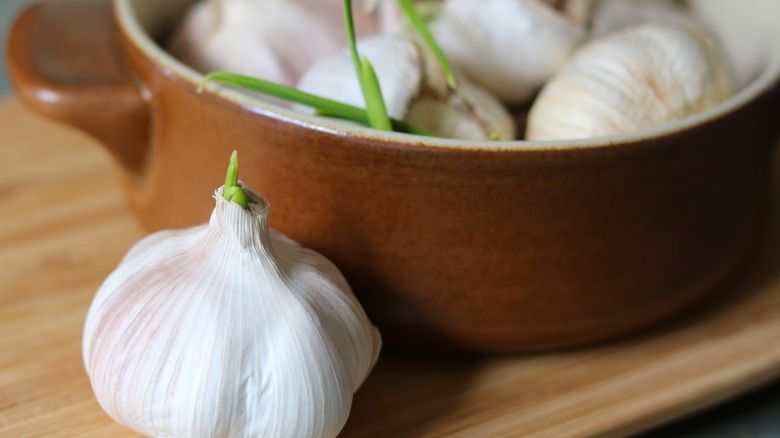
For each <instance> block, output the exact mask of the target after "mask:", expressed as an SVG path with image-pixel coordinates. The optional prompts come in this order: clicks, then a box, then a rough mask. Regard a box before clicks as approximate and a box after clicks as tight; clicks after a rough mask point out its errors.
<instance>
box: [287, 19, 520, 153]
mask: <svg viewBox="0 0 780 438" xmlns="http://www.w3.org/2000/svg"><path fill="white" fill-rule="evenodd" d="M357 48H358V52H359V54H360V56H365V57H367V58H368V59H369V60H370V61H371V64H372V65H373V66H374V70H375V72H376V75H377V79H378V80H379V85H380V87H381V89H382V97H383V98H384V101H385V106H386V107H387V113H388V115H389V116H390V117H392V118H395V119H399V120H406V121H408V122H410V123H413V124H417V125H419V126H421V127H423V128H427V129H429V130H432V131H434V132H436V133H437V134H438V135H439V136H441V137H448V138H459V139H465V140H486V139H489V138H494V139H500V140H511V139H514V137H515V125H514V121H513V120H512V117H511V115H510V114H509V113H508V112H507V111H506V109H505V108H504V107H503V106H502V105H501V103H500V102H499V101H498V100H497V99H495V98H494V97H493V96H491V95H490V94H489V93H488V92H486V91H484V90H483V89H481V88H480V87H478V86H477V85H475V84H473V83H471V82H470V81H469V80H468V79H467V78H465V77H463V76H462V75H460V76H459V77H458V86H457V87H456V89H455V90H451V89H450V88H449V87H448V85H447V81H446V77H445V75H444V72H443V70H442V69H441V66H440V64H439V62H438V60H436V58H435V56H434V55H433V53H432V52H431V51H430V50H429V49H428V48H427V46H425V44H424V43H423V42H422V41H420V40H418V39H417V38H416V37H414V36H411V35H408V34H399V35H388V34H383V35H375V36H371V37H368V38H365V39H361V40H359V41H358V43H357ZM298 88H299V89H301V90H303V91H306V92H309V93H313V94H317V95H320V96H323V97H327V98H330V99H334V100H338V101H340V102H344V103H347V104H350V105H354V106H358V107H361V108H365V106H366V104H365V100H364V98H363V93H362V91H361V88H360V83H359V81H358V79H357V76H356V73H355V67H354V64H353V61H352V58H351V56H350V53H349V51H348V50H342V51H341V52H339V53H337V54H336V55H334V56H331V57H329V58H326V59H323V60H320V61H319V62H317V63H316V64H314V65H313V66H312V68H311V69H309V70H308V71H307V72H306V73H305V74H304V75H303V77H302V78H301V81H300V82H299V83H298ZM297 109H299V110H300V111H302V112H311V110H310V109H307V108H305V107H301V106H299V107H297Z"/></svg>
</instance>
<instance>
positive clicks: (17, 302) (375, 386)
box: [0, 101, 780, 437]
mask: <svg viewBox="0 0 780 438" xmlns="http://www.w3.org/2000/svg"><path fill="white" fill-rule="evenodd" d="M116 170H117V169H116V167H115V166H114V164H113V163H112V162H111V160H110V158H109V156H108V154H107V153H106V152H105V151H104V150H103V149H102V148H101V147H100V146H99V145H98V144H97V143H96V142H94V141H93V140H91V139H89V138H87V137H85V136H83V135H82V134H79V133H76V132H74V131H72V130H69V129H67V128H63V127H61V126H58V125H54V124H52V123H50V122H47V121H44V120H42V119H41V118H39V117H37V116H36V115H34V114H32V113H30V112H29V111H28V110H26V109H24V108H22V107H21V106H20V105H19V104H18V103H16V102H15V101H5V102H3V103H0V266H2V268H1V269H0V436H3V437H6V436H8V437H33V436H34V437H61V436H69V437H107V436H111V437H132V436H137V435H135V434H134V433H132V432H130V431H128V430H127V429H124V428H123V427H122V426H120V425H118V424H116V423H114V422H113V421H112V420H111V419H110V418H109V417H108V416H107V415H106V414H104V413H103V412H102V411H101V409H100V407H99V406H98V404H97V402H96V401H95V399H94V398H93V396H92V392H91V389H90V386H89V381H88V380H87V377H86V375H85V372H84V368H83V365H82V360H81V344H80V342H81V329H82V324H83V320H84V316H85V314H86V311H87V308H88V306H89V303H90V300H91V299H92V296H93V294H94V293H95V291H96V290H97V288H98V286H99V285H100V283H101V281H102V280H103V278H105V277H106V276H107V275H108V273H109V272H110V271H111V270H112V269H113V268H114V267H115V266H116V264H117V262H118V261H119V259H120V258H121V257H122V255H123V254H124V252H125V251H126V250H127V249H128V248H129V247H130V246H131V245H132V244H133V243H134V242H135V241H136V240H137V239H138V238H140V237H141V236H142V235H143V231H142V230H141V228H140V226H139V225H138V224H137V222H136V221H135V219H134V218H133V216H132V215H131V213H130V211H129V210H128V209H127V207H126V205H125V203H124V199H123V198H122V193H121V190H120V186H119V179H118V174H117V171H116ZM216 183H217V184H218V183H219V182H216ZM205 196H211V194H210V193H207V194H205ZM779 205H780V202H774V204H773V212H772V215H771V220H770V221H769V226H768V227H767V230H766V233H765V235H766V237H765V239H764V242H763V244H762V247H761V248H760V249H759V250H758V251H757V254H756V256H755V257H754V258H753V260H751V264H750V266H749V267H747V268H746V269H745V271H744V272H743V273H742V275H740V276H739V278H737V279H735V280H734V281H732V282H731V283H730V284H729V285H726V286H725V287H723V288H722V290H720V291H718V292H717V293H716V294H715V295H714V296H713V297H712V298H711V299H710V300H709V301H708V302H707V303H704V304H702V305H700V306H698V307H697V308H695V309H692V310H691V311H690V312H688V313H687V314H686V315H684V316H681V317H679V318H677V319H675V320H673V321H668V322H667V323H666V324H664V325H662V326H660V327H656V328H653V329H651V330H648V331H645V332H643V333H639V334H636V335H634V336H631V337H627V338H624V339H621V340H617V341H614V342H611V343H607V344H601V345H596V346H591V347H589V348H582V349H577V350H568V351H557V352H549V353H545V354H536V355H522V356H517V355H515V356H488V357H476V356H433V355H426V354H420V353H413V352H402V351H392V350H385V351H384V352H383V354H382V357H381V359H380V362H379V364H378V365H377V368H376V370H375V371H374V373H373V374H372V375H371V376H370V378H369V379H368V381H367V382H366V383H365V385H364V386H363V388H362V389H361V390H360V391H359V392H358V393H357V395H356V397H355V402H354V406H353V411H352V415H351V417H350V420H349V423H348V424H347V427H346V428H345V430H344V432H343V433H342V436H344V437H398V436H404V437H439V436H463V437H473V436H479V437H502V436H537V437H545V436H548V437H565V436H595V435H598V436H620V435H625V434H629V433H634V432H638V431H642V430H646V429H648V428H650V427H652V426H655V425H659V424H662V423H664V422H666V421H669V420H672V419H674V418H678V417H680V416H682V415H685V414H688V413H691V412H694V411H697V410H700V409H703V408H706V407H708V406H711V405H713V404H716V403H718V402H721V401H723V400H726V399H728V398H730V397H733V396H735V395H737V394H739V393H741V392H744V391H746V390H748V389H751V388H754V387H757V386H759V385H761V384H764V383H767V382H768V381H770V380H772V379H774V378H776V377H777V376H779V375H780V220H778V214H777V212H776V211H775V210H777V208H776V207H777V206H779Z"/></svg>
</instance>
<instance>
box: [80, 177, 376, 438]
mask: <svg viewBox="0 0 780 438" xmlns="http://www.w3.org/2000/svg"><path fill="white" fill-rule="evenodd" d="M241 187H243V189H244V191H245V193H246V195H247V198H248V200H249V209H248V210H247V209H244V208H243V207H241V206H239V205H238V204H235V203H233V202H230V201H227V200H225V199H224V197H223V196H222V190H223V189H222V188H220V189H218V190H217V192H216V193H215V199H216V207H215V209H214V212H213V213H212V216H211V220H210V222H209V223H208V224H207V225H202V226H197V227H193V228H189V229H186V230H178V231H163V232H158V233H155V234H152V235H150V236H149V237H147V238H146V239H144V240H142V241H140V242H139V243H138V244H137V245H136V246H135V247H134V248H133V249H132V250H130V251H129V252H128V254H127V255H126V256H125V258H124V259H123V260H122V262H121V263H120V265H119V266H118V267H117V269H116V270H115V271H114V272H113V273H112V274H111V275H110V276H109V277H108V278H107V279H106V281H105V282H104V283H103V285H102V286H101V288H100V290H99V291H98V293H97V295H96V297H95V299H94V301H93V303H92V305H91V306H90V309H89V313H88V315H87V321H86V325H85V330H84V339H83V353H84V363H85V365H86V369H87V373H88V374H89V377H90V381H91V383H92V387H93V390H94V392H95V395H96V397H97V399H98V401H99V402H100V404H101V406H102V407H103V409H104V410H105V411H106V412H107V413H108V414H109V415H111V417H113V418H114V419H115V420H116V421H118V422H120V423H122V424H124V425H126V426H128V427H130V428H132V429H134V430H136V431H138V432H140V433H142V434H145V435H148V436H158V437H162V436H170V437H191V438H198V437H212V436H231V437H292V436H294V437H333V436H336V435H337V434H338V432H339V431H340V430H341V428H342V427H343V425H344V423H345V422H346V419H347V416H348V414H349V410H350V406H351V402H352V394H353V393H354V392H355V390H356V389H357V388H358V387H359V386H360V384H361V383H362V382H363V380H364V379H365V378H366V376H367V375H368V373H369V371H370V370H371V368H372V367H373V365H374V363H375V362H376V360H377V357H378V354H379V349H380V346H381V338H380V336H379V333H378V331H377V330H376V328H375V327H374V326H373V325H371V323H370V322H369V320H368V318H367V317H366V315H365V313H364V312H363V310H362V308H361V307H360V305H359V303H358V302H357V300H356V299H355V297H354V295H352V293H351V291H350V289H349V286H348V284H347V283H346V280H345V279H344V277H343V276H342V275H341V273H340V272H339V271H338V269H337V268H336V267H335V266H334V265H333V264H332V263H331V262H329V261H328V260H327V259H325V258H324V257H323V256H321V255H320V254H317V253H316V252H314V251H312V250H309V249H306V248H303V247H301V246H300V245H298V244H297V243H295V242H293V241H292V240H290V239H288V238H286V237H285V236H283V235H281V234H280V233H278V232H276V231H274V230H271V229H269V228H268V224H267V220H268V204H267V203H266V202H265V200H264V199H263V198H262V197H261V196H260V195H259V194H257V193H254V192H252V191H251V190H249V189H248V188H246V187H245V186H243V185H241Z"/></svg>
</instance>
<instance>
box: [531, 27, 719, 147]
mask: <svg viewBox="0 0 780 438" xmlns="http://www.w3.org/2000/svg"><path fill="white" fill-rule="evenodd" d="M731 93H732V79H731V74H730V71H729V68H728V67H727V65H726V62H725V60H724V59H723V56H722V55H721V53H720V51H719V49H718V48H717V47H716V46H715V45H714V44H713V43H712V42H711V41H709V40H707V39H706V38H704V37H703V36H702V35H700V34H698V33H696V32H695V31H692V30H689V29H682V28H674V27H661V26H654V25H645V26H639V27H634V28H631V29H628V30H626V31H623V32H618V33H615V34H612V35H610V36H607V37H605V38H603V39H600V40H595V41H593V42H591V43H590V44H588V45H587V46H585V47H583V48H582V49H581V50H580V51H579V52H578V53H577V55H576V56H575V57H574V58H573V59H572V60H571V61H570V62H569V63H568V64H567V65H566V66H565V67H564V68H563V69H562V70H561V71H560V72H559V73H558V74H557V75H556V76H555V77H554V78H553V79H551V80H550V81H549V82H548V83H547V84H546V85H545V87H544V88H543V89H542V91H541V92H540V93H539V96H538V97H537V98H536V100H535V101H534V104H533V106H532V107H531V111H530V113H529V116H528V125H527V128H526V136H525V138H526V139H527V140H564V139H581V138H591V137H602V136H607V135H613V134H620V133H626V132H632V131H638V130H641V129H646V128H651V127H654V126H659V125H662V124H664V123H668V122H671V121H674V120H678V119H681V118H683V117H686V116H689V115H691V114H695V113H698V112H700V111H704V110H706V109H708V108H710V107H712V106H715V105H717V104H718V103H720V102H722V101H723V100H725V99H726V98H728V97H729V96H730V95H731Z"/></svg>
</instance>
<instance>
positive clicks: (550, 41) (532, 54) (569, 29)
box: [431, 0, 586, 104]
mask: <svg viewBox="0 0 780 438" xmlns="http://www.w3.org/2000/svg"><path fill="white" fill-rule="evenodd" d="M431 31H432V32H433V34H434V36H435V38H436V40H437V41H438V43H439V44H440V45H441V47H442V50H444V52H445V54H446V55H447V57H448V59H449V60H450V62H451V63H452V64H454V65H455V66H457V67H458V68H460V69H461V70H463V72H464V73H465V74H466V75H467V76H468V77H469V78H471V79H472V80H473V81H474V82H476V83H477V84H479V85H480V86H482V87H483V88H485V89H487V90H488V91H489V92H491V93H492V94H493V95H495V96H496V97H498V98H499V99H500V100H501V101H502V102H505V103H509V104H516V103H522V102H525V101H527V100H529V99H530V98H532V97H533V95H534V93H536V92H537V91H538V90H539V88H541V86H542V85H543V84H544V82H545V81H547V80H548V79H549V78H550V77H552V75H554V74H555V73H556V72H557V71H558V69H559V68H560V67H561V66H562V65H563V64H564V63H565V62H566V60H568V59H569V57H570V56H571V55H572V53H573V51H574V50H575V49H576V48H577V46H578V45H579V44H580V42H581V41H582V40H583V39H584V38H585V35H586V32H585V26H584V23H582V22H577V21H575V20H573V19H570V18H569V17H567V16H566V15H565V14H563V13H561V12H559V11H558V10H556V9H555V8H554V7H553V6H551V5H550V4H547V3H545V2H544V1H541V0H447V1H446V2H444V6H443V8H442V11H441V14H440V15H439V17H438V18H437V19H436V21H434V22H433V23H432V25H431Z"/></svg>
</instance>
